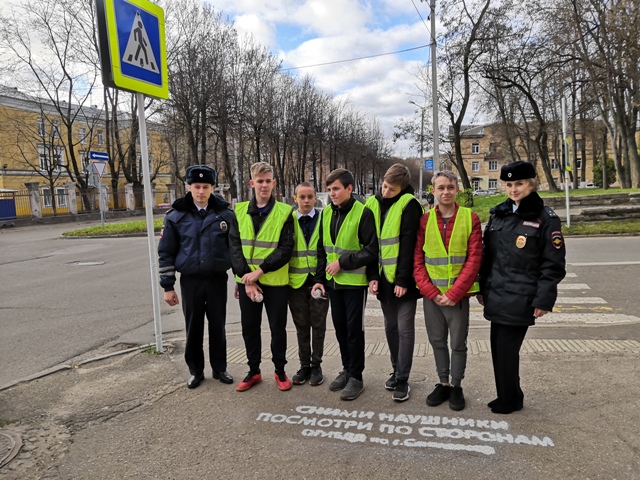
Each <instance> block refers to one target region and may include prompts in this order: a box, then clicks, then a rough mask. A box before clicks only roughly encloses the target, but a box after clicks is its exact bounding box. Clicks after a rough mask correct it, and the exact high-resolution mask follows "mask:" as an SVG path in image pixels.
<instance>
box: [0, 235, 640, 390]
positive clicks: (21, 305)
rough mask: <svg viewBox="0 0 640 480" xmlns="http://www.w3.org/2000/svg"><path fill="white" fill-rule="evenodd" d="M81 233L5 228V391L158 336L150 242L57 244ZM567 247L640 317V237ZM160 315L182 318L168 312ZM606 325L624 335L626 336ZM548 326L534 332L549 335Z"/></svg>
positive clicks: (0, 288)
mask: <svg viewBox="0 0 640 480" xmlns="http://www.w3.org/2000/svg"><path fill="white" fill-rule="evenodd" d="M79 226H83V225H73V224H66V225H62V226H59V225H56V226H37V227H25V228H17V229H3V230H0V331H1V332H2V335H1V336H0V359H1V365H2V369H1V370H0V385H4V384H7V383H9V382H11V381H13V380H16V379H19V378H23V377H26V376H28V375H31V374H34V373H37V372H40V371H42V370H44V369H47V368H49V367H52V366H54V365H57V364H60V363H63V362H67V361H69V360H71V359H74V358H77V357H78V356H80V355H83V354H87V353H88V352H91V351H93V350H94V349H96V348H99V347H102V346H104V345H106V344H107V343H109V342H114V341H116V340H117V339H119V338H123V337H126V334H127V332H131V331H134V330H136V329H140V328H143V329H146V330H147V331H149V332H153V313H152V305H151V287H150V270H149V264H148V254H147V243H146V242H147V241H146V238H144V237H134V238H106V239H81V240H76V239H74V240H70V239H62V238H61V237H60V236H61V234H62V232H64V231H67V230H70V229H73V228H77V227H79ZM567 247H568V263H569V265H568V270H569V271H572V272H575V273H576V274H577V275H578V278H579V281H580V282H583V283H585V284H588V285H589V287H590V290H589V291H588V295H590V296H597V297H602V298H604V299H606V301H607V304H608V307H607V308H608V309H609V310H608V311H609V312H615V313H621V314H627V315H636V314H637V306H638V294H637V292H638V280H637V279H638V278H640V237H621V238H613V237H610V238H571V239H567ZM617 263H620V265H618V264H617ZM623 263H624V265H623ZM230 285H232V279H230ZM232 293H233V292H232V291H231V289H230V291H229V297H230V298H231V297H232ZM162 310H163V314H164V315H167V314H170V313H172V315H173V316H174V317H177V316H178V315H179V313H178V312H177V311H176V309H169V308H167V307H166V305H165V306H163V308H162ZM228 310H229V319H228V325H229V330H234V329H235V330H237V329H238V327H239V326H238V318H239V317H238V306H237V302H235V301H230V302H229V304H228ZM601 328H606V329H607V332H608V335H609V336H611V335H612V334H613V335H614V336H619V337H621V338H624V337H625V336H626V335H628V331H629V330H628V329H627V327H624V326H622V327H619V326H613V327H601ZM551 329H553V327H552V326H544V327H542V328H540V329H539V330H538V332H540V334H544V335H546V337H549V333H547V332H548V331H549V330H551ZM575 331H576V335H579V336H580V337H582V338H590V337H594V338H598V337H599V336H601V335H602V333H601V331H599V329H597V328H591V329H580V327H575ZM634 331H635V330H634Z"/></svg>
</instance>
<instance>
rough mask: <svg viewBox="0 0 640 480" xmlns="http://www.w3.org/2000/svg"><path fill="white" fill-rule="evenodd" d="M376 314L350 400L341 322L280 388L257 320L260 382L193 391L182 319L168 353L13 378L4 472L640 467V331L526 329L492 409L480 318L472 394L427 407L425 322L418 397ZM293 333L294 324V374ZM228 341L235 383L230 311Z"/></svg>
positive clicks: (333, 472)
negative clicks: (313, 362)
mask: <svg viewBox="0 0 640 480" xmlns="http://www.w3.org/2000/svg"><path fill="white" fill-rule="evenodd" d="M379 320H380V319H379V318H377V319H369V317H368V321H367V322H368V323H367V328H366V343H367V345H368V347H367V355H368V356H367V364H366V369H365V372H364V381H365V391H364V393H363V394H362V395H361V396H360V397H359V398H358V399H357V400H355V401H353V402H343V401H341V400H340V399H339V396H338V395H339V394H338V393H335V392H331V391H329V388H328V383H329V381H330V380H331V379H332V378H333V376H335V374H336V373H337V372H338V371H339V370H340V368H341V367H340V358H339V352H338V351H337V345H336V343H335V334H334V331H333V330H332V329H329V330H328V331H327V349H326V354H325V362H324V363H323V370H324V373H325V376H326V377H327V381H325V383H324V384H323V385H321V386H318V387H311V386H309V385H308V384H307V385H303V386H294V387H293V389H292V390H291V391H289V392H280V391H279V390H278V389H277V388H276V385H275V382H274V380H273V366H272V364H271V362H270V360H269V359H268V358H267V357H269V356H270V355H269V353H268V345H269V336H268V332H267V331H265V330H264V329H263V348H264V350H263V357H265V358H264V359H263V364H262V373H263V382H262V383H261V384H259V385H257V386H255V387H254V388H253V389H251V390H249V391H247V392H243V393H239V392H236V391H235V386H234V385H224V384H222V383H220V382H218V381H214V380H212V379H211V377H210V371H209V370H207V373H206V375H207V379H206V380H205V382H203V384H202V385H201V386H200V387H199V388H197V389H195V390H189V389H187V388H186V386H185V382H186V379H187V377H188V373H187V370H186V367H185V365H184V362H183V359H182V354H183V349H184V342H183V340H182V337H183V333H182V332H181V331H180V330H179V329H178V328H176V329H175V331H174V333H171V334H166V335H165V340H166V343H167V345H168V346H169V348H168V351H167V353H165V354H163V355H153V354H149V353H144V352H140V351H138V352H135V353H128V354H125V355H120V356H115V357H112V358H109V359H105V360H102V361H96V362H90V363H87V364H85V365H82V366H81V367H80V368H72V369H67V370H64V371H60V372H57V373H55V374H52V375H49V376H46V377H43V378H41V379H38V380H34V381H30V382H26V383H21V384H18V385H16V386H14V387H12V388H9V389H7V390H4V391H2V392H0V411H1V413H0V421H2V424H0V428H1V429H2V431H3V432H8V431H10V432H12V433H15V434H18V435H20V436H21V438H22V441H23V447H22V450H21V451H20V453H19V454H18V455H17V457H16V458H14V459H13V460H12V461H11V462H10V463H9V464H8V465H7V466H5V467H4V468H0V479H2V478H64V479H67V478H69V479H82V478H91V479H124V478H144V479H146V478H163V479H164V478H172V479H174V478H175V479H187V478H207V479H208V478H212V479H226V478H243V479H245V478H246V479H251V478H255V479H258V478H260V479H262V478H265V479H271V478H274V479H280V478H285V479H289V478H291V479H299V478H314V479H315V478H318V479H320V478H354V479H359V478H367V479H378V478H380V479H383V478H384V479H388V478H460V479H464V478H473V479H481V478H515V477H517V478H519V479H539V478H543V477H544V478H546V479H555V478H558V479H560V478H562V479H573V478H576V479H577V478H618V479H627V478H628V479H633V478H640V474H639V473H638V472H640V463H639V460H638V455H637V452H638V449H639V448H640V438H639V436H638V433H637V426H638V420H639V414H638V409H637V399H638V397H639V395H640V386H639V384H638V380H637V378H638V361H637V359H638V353H640V343H639V342H635V341H627V340H611V341H609V343H606V342H600V343H598V342H597V341H595V343H589V342H587V341H586V340H585V341H583V342H582V343H580V342H577V343H576V342H573V343H572V342H570V341H568V340H565V341H564V342H566V348H563V347H562V345H565V344H563V343H562V342H560V341H559V340H558V341H555V342H554V341H551V340H549V341H548V342H546V341H544V340H541V339H540V337H539V335H529V336H528V337H527V339H528V340H527V341H528V342H529V343H528V344H527V345H528V346H529V348H525V349H523V355H522V366H521V375H522V383H523V389H524V391H525V395H526V397H525V408H524V409H523V410H522V411H521V412H517V413H514V414H512V415H507V416H499V415H494V414H492V413H491V412H490V410H489V409H488V408H487V407H486V403H487V402H488V401H489V400H491V399H493V398H494V383H493V372H492V367H491V357H490V353H489V352H488V349H487V348H486V345H487V343H488V335H489V331H488V329H487V328H486V327H487V326H486V324H484V323H481V322H480V321H478V322H475V321H474V322H472V328H471V329H470V336H469V346H470V352H469V358H468V367H467V376H466V379H465V381H464V382H463V386H464V389H465V395H466V398H467V408H466V409H464V410H462V411H461V412H454V411H452V410H450V409H449V407H448V406H447V404H446V403H445V404H443V405H441V406H439V407H435V408H431V407H427V406H426V405H425V402H424V400H425V397H426V395H427V394H428V393H429V392H430V391H431V389H432V388H433V384H434V383H435V382H436V379H435V374H434V366H433V358H432V356H431V353H430V352H429V349H428V346H427V340H426V333H425V331H424V326H423V323H422V320H417V321H416V327H417V328H416V330H417V338H416V343H417V346H416V351H415V358H414V367H413V371H412V377H411V380H410V385H411V398H410V399H409V400H408V401H407V402H404V403H400V404H398V403H394V402H393V401H392V400H391V392H388V391H386V390H385V389H384V388H383V384H384V381H385V380H386V378H387V376H388V373H389V371H390V362H389V360H388V357H387V353H386V348H385V347H386V342H385V338H384V330H383V327H382V325H381V323H380V321H379ZM175 321H176V322H177V321H178V319H176V320H175ZM176 325H177V323H176ZM264 326H266V320H265V321H264V324H263V327H264ZM535 328H538V327H535ZM142 334H143V335H148V333H147V332H142ZM295 342H296V340H295V334H294V331H293V330H292V329H289V345H290V347H289V349H288V358H289V364H288V365H287V373H288V374H289V375H293V373H295V371H296V369H297V367H298V361H297V358H296V356H297V351H296V350H297V349H296V343H295ZM535 345H539V347H540V348H537V347H535ZM607 345H608V346H609V348H607V347H606V346H607ZM570 346H571V347H570ZM228 348H229V360H230V363H229V368H228V369H229V372H230V373H231V374H232V375H233V376H234V379H235V382H234V384H235V385H237V383H238V381H239V380H241V379H242V378H243V377H244V375H245V374H246V371H247V367H246V365H245V364H244V361H245V358H244V353H243V352H244V349H243V341H242V336H241V334H240V332H239V326H238V325H237V324H234V325H230V327H229V328H228ZM7 421H11V423H7Z"/></svg>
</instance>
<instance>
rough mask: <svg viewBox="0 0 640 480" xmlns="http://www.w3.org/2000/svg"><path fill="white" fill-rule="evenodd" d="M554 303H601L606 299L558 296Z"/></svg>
mask: <svg viewBox="0 0 640 480" xmlns="http://www.w3.org/2000/svg"><path fill="white" fill-rule="evenodd" d="M556 303H562V304H563V305H566V304H567V303H576V304H580V305H585V304H589V303H597V304H603V303H607V301H606V300H605V299H604V298H600V297H558V299H557V300H556Z"/></svg>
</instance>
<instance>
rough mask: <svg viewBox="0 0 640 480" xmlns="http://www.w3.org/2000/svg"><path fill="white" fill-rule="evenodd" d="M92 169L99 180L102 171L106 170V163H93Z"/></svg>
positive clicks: (102, 173)
mask: <svg viewBox="0 0 640 480" xmlns="http://www.w3.org/2000/svg"><path fill="white" fill-rule="evenodd" d="M93 168H94V169H95V171H96V173H97V174H98V176H99V177H100V178H102V175H104V171H105V169H106V168H107V162H93Z"/></svg>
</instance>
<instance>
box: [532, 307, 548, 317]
mask: <svg viewBox="0 0 640 480" xmlns="http://www.w3.org/2000/svg"><path fill="white" fill-rule="evenodd" d="M547 313H549V310H542V309H541V308H536V309H535V310H534V311H533V316H534V317H536V318H540V317H544V316H545V315H546V314H547Z"/></svg>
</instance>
